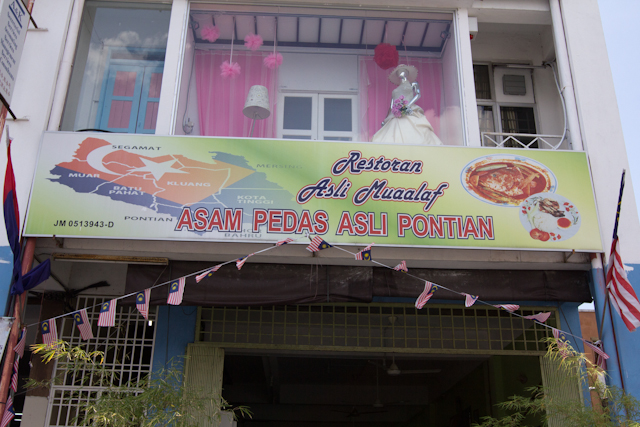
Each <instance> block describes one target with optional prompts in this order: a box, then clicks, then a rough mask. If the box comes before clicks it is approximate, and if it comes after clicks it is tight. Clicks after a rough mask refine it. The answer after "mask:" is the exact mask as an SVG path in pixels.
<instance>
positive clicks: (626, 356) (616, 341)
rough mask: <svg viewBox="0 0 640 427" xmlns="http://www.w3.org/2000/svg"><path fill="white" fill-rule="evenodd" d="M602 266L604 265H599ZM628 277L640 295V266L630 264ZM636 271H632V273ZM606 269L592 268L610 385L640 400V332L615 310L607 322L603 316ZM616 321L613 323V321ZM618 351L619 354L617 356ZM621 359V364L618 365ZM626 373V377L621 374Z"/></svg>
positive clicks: (610, 313) (597, 316)
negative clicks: (627, 324) (631, 327)
mask: <svg viewBox="0 0 640 427" xmlns="http://www.w3.org/2000/svg"><path fill="white" fill-rule="evenodd" d="M598 267H600V266H598ZM626 267H627V268H628V270H627V276H628V278H629V281H630V282H631V285H633V287H634V288H635V290H636V293H637V294H639V295H640V292H639V289H640V264H626ZM630 269H632V270H630ZM604 277H605V276H604V271H603V269H602V268H594V269H592V279H593V283H592V291H591V293H592V294H593V295H594V303H595V310H596V319H597V321H598V325H600V324H602V325H603V327H602V331H601V332H600V334H601V337H600V339H601V340H602V342H603V343H604V350H605V352H606V353H607V354H608V355H609V356H610V357H609V360H607V373H608V374H609V378H608V382H609V384H611V385H615V386H618V387H622V386H623V385H624V389H625V390H626V391H627V393H629V394H631V395H633V396H635V397H636V398H640V362H638V355H639V354H640V339H639V338H640V330H636V331H635V332H629V330H628V329H627V327H626V326H625V324H624V322H623V321H622V319H621V318H620V316H619V315H618V313H617V312H616V311H615V309H614V311H613V312H611V311H610V307H607V308H606V312H605V313H604V323H602V315H603V311H604V306H605V304H604V295H605V294H604V289H605V284H604V281H605V278H604ZM612 319H613V323H612V321H611V320H612ZM616 348H617V349H618V352H617V353H616ZM618 358H619V360H620V363H619V364H618ZM621 372H622V375H621V374H620V373H621Z"/></svg>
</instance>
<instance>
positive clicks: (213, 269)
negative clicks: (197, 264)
mask: <svg viewBox="0 0 640 427" xmlns="http://www.w3.org/2000/svg"><path fill="white" fill-rule="evenodd" d="M220 267H222V264H218V265H216V266H215V267H213V268H210V269H209V270H207V271H205V272H204V273H201V274H198V275H197V276H196V283H200V281H201V280H202V279H204V278H205V277H207V276H213V273H215V272H216V271H218V270H220Z"/></svg>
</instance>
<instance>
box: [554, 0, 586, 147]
mask: <svg viewBox="0 0 640 427" xmlns="http://www.w3.org/2000/svg"><path fill="white" fill-rule="evenodd" d="M549 6H550V9H551V21H552V23H553V42H554V45H555V49H556V63H557V64H558V74H559V77H560V85H561V86H562V94H563V96H564V99H565V102H566V108H567V121H568V122H569V141H570V142H571V148H573V149H574V150H576V151H583V150H584V145H583V141H582V132H581V131H580V119H579V117H578V106H577V104H576V96H575V92H574V89H573V78H572V77H571V65H570V64H569V51H568V50H567V41H566V38H565V35H564V24H563V21H562V11H561V10H560V0H549Z"/></svg>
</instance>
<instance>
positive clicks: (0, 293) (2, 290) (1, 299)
mask: <svg viewBox="0 0 640 427" xmlns="http://www.w3.org/2000/svg"><path fill="white" fill-rule="evenodd" d="M12 263H13V252H11V248H10V247H9V246H0V310H2V312H1V313H0V316H4V314H5V313H6V310H7V304H8V303H9V289H10V287H11V271H12V267H13V264H12Z"/></svg>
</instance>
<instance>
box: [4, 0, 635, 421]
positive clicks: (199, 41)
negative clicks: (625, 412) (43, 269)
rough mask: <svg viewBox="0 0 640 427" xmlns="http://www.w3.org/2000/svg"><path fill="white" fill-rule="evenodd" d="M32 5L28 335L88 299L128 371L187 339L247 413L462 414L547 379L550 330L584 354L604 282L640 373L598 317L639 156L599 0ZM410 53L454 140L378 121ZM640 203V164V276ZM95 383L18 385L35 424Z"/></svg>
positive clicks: (22, 138) (429, 115)
mask: <svg viewBox="0 0 640 427" xmlns="http://www.w3.org/2000/svg"><path fill="white" fill-rule="evenodd" d="M33 18H34V20H35V22H36V23H37V25H38V29H31V30H29V31H28V34H27V39H26V45H25V49H24V53H23V56H22V60H21V63H20V68H19V75H18V79H17V84H16V87H15V92H14V96H13V100H12V105H11V108H12V110H13V111H14V112H15V113H16V116H17V120H8V121H7V123H8V129H9V132H10V134H11V137H12V138H13V139H14V143H13V164H14V169H15V170H16V181H17V187H18V189H19V192H18V199H19V205H20V207H21V215H22V218H21V219H22V221H21V224H25V225H24V229H23V235H24V236H25V237H27V238H30V239H35V241H36V250H35V256H34V261H35V262H41V261H43V260H44V259H46V258H50V259H51V260H52V278H50V279H49V280H48V281H47V282H46V283H44V284H42V285H40V286H39V287H37V288H35V289H33V291H31V293H30V294H29V299H28V305H27V308H26V316H25V317H26V321H25V323H27V324H30V325H31V324H33V325H35V326H31V327H30V328H29V329H28V333H29V335H28V336H29V341H30V342H31V343H33V342H36V341H37V340H39V339H40V338H39V337H40V331H39V328H38V326H37V324H38V322H40V321H43V320H47V319H50V318H52V317H55V316H60V315H63V314H65V313H71V312H73V311H74V310H78V309H82V308H87V309H88V314H89V319H90V321H91V322H92V324H93V331H94V335H95V337H96V338H95V339H93V340H89V341H88V346H89V347H90V348H91V349H104V350H106V351H107V363H108V364H109V366H110V369H112V370H113V371H114V372H117V373H118V375H117V376H114V378H118V381H126V380H128V379H134V378H138V377H140V376H143V375H145V374H146V373H149V372H151V371H153V370H156V369H160V368H162V367H163V366H166V365H167V364H168V363H170V362H171V360H175V359H176V358H179V357H181V356H184V355H187V356H188V359H187V361H186V369H185V381H187V382H191V383H193V384H196V383H197V384H203V383H204V384H205V387H210V388H212V389H219V388H222V390H223V396H224V397H225V398H226V399H227V400H228V401H229V402H231V403H232V404H235V405H247V406H249V407H250V408H251V409H252V410H253V412H254V414H255V415H254V418H253V419H251V420H239V421H238V423H240V424H245V423H246V424H251V425H253V426H254V427H261V426H262V425H264V426H266V425H274V424H275V423H278V424H283V425H287V424H289V425H293V424H296V425H300V424H302V425H307V424H311V423H315V424H316V425H317V423H322V424H329V423H331V424H345V425H346V424H354V423H367V424H376V425H380V427H383V425H384V426H387V425H390V424H397V425H425V426H441V425H456V426H463V425H464V426H466V425H470V423H471V422H474V421H478V420H479V418H480V417H482V416H486V415H499V412H498V410H497V409H496V408H495V406H494V405H495V404H496V403H498V402H501V401H503V400H505V399H506V398H507V397H509V396H511V395H513V394H515V393H522V392H523V390H524V389H525V388H527V387H531V386H536V385H540V384H545V385H548V384H550V380H551V379H550V377H549V376H550V375H552V374H550V372H551V371H550V368H549V367H548V366H547V365H545V362H544V360H543V359H542V355H544V353H545V351H546V347H545V344H544V342H542V341H541V340H542V339H544V338H546V337H549V336H552V329H551V328H549V327H547V326H550V327H553V328H557V329H559V330H562V331H565V332H566V333H567V336H568V337H570V340H571V342H572V344H573V345H574V346H575V347H576V348H577V349H579V350H583V344H582V341H580V340H579V339H574V338H571V335H572V334H573V335H575V336H578V337H579V336H580V335H581V333H580V323H579V316H578V306H579V305H580V304H582V303H585V302H591V301H592V299H593V301H594V302H595V310H596V317H597V319H598V323H599V324H602V325H604V327H603V330H602V331H600V333H601V335H602V339H603V341H604V347H605V351H606V352H607V353H608V354H609V355H611V356H612V357H611V358H610V359H609V360H608V373H609V375H610V382H611V383H612V384H614V385H619V386H623V387H624V388H625V389H626V390H627V391H628V392H630V393H632V394H634V395H636V396H640V383H638V381H637V380H636V379H635V378H637V377H638V375H636V374H637V373H638V372H637V371H638V369H639V368H638V367H637V364H635V363H634V357H633V356H634V354H635V353H636V352H637V350H638V347H639V344H638V340H637V339H634V336H633V335H632V333H630V332H628V331H627V329H626V328H625V326H624V324H623V323H622V321H621V320H620V318H619V317H618V316H617V315H616V314H615V313H613V317H612V318H611V317H610V316H609V309H608V310H607V312H606V313H605V315H604V321H601V316H602V315H603V308H604V305H605V304H604V302H605V297H604V271H603V267H602V266H603V262H605V261H606V259H607V258H608V255H607V252H608V248H609V246H610V245H611V240H612V238H611V233H612V230H613V225H614V220H615V209H616V204H617V197H618V188H619V182H620V175H621V172H622V170H623V169H628V161H627V157H626V152H625V147H624V139H623V136H622V130H621V125H620V118H619V114H618V110H617V104H616V99H615V94H614V90H613V82H612V78H611V72H610V69H609V64H608V59H607V53H606V48H605V43H604V36H603V33H602V27H601V23H600V17H599V12H598V7H597V2H596V0H588V1H585V0H580V1H578V0H520V1H510V0H495V1H488V0H485V1H473V0H457V1H445V0H424V1H411V0H405V1H400V2H395V3H393V4H383V3H380V2H377V1H367V2H353V1H347V2H333V3H331V2H320V1H312V0H296V1H282V2H265V1H244V2H240V1H225V2H215V1H204V0H203V1H187V0H174V1H160V2H151V1H136V2H134V1H120V2H115V1H104V0H103V1H90V0H56V1H53V0H37V1H36V2H35V5H34V9H33ZM252 35H253V36H260V37H259V38H258V37H251V36H252ZM247 36H249V37H248V38H247ZM258 39H259V41H258ZM245 41H246V42H245ZM252 43H253V44H254V45H253V46H251V45H252ZM384 43H386V44H388V45H390V46H393V49H394V50H395V51H396V52H397V55H398V57H399V58H398V59H397V60H396V61H397V62H395V61H393V58H391V59H390V60H389V58H388V57H387V56H386V55H384V54H381V53H380V52H378V53H376V47H378V46H379V45H381V44H384ZM247 45H248V46H247ZM251 47H254V48H255V50H252V49H251ZM391 56H393V55H391ZM386 61H390V62H392V63H394V65H393V66H391V67H387V65H389V64H386ZM398 62H399V63H401V64H408V65H411V66H413V67H414V69H415V70H416V71H417V77H415V78H413V77H412V78H410V80H415V81H416V82H417V83H418V84H419V90H420V99H419V100H418V101H417V102H416V104H417V105H419V106H420V108H421V110H422V111H423V112H424V118H421V119H420V120H421V122H420V123H419V125H420V126H423V127H424V122H425V121H427V120H428V122H429V124H430V128H429V130H428V132H430V134H435V135H436V136H437V139H439V140H440V141H441V142H442V146H425V145H424V144H421V143H420V141H416V140H415V139H410V138H409V139H406V140H403V136H402V134H403V131H404V129H405V128H404V125H403V124H402V123H405V122H401V121H402V120H409V119H408V118H407V117H393V118H391V117H390V120H391V122H392V123H390V125H396V124H397V129H396V136H395V140H394V142H395V143H391V142H386V143H385V142H383V143H377V142H376V143H372V142H370V141H372V140H375V137H374V135H376V133H377V131H378V129H379V128H380V125H381V122H382V121H383V120H384V119H385V117H387V111H388V110H389V105H390V103H391V98H392V90H393V89H394V88H395V84H394V83H393V82H392V81H390V80H389V78H388V77H389V75H390V73H391V72H392V70H393V68H394V67H395V64H397V63H398ZM380 64H382V65H383V66H381V65H380ZM385 67H386V69H385ZM414 90H415V89H414ZM265 93H266V97H265ZM413 93H415V92H413ZM256 94H257V95H256ZM267 113H268V114H267ZM410 115H411V114H410ZM422 120H424V121H422ZM398 123H400V124H398ZM143 134H144V135H143ZM400 142H402V144H400ZM639 225H640V224H639V222H638V215H637V210H636V203H635V199H634V196H633V191H632V183H631V182H630V180H629V179H628V180H627V186H626V192H625V196H624V199H623V203H622V215H621V218H620V228H619V235H620V240H621V243H622V247H623V253H622V254H623V257H624V260H625V262H626V265H627V270H628V275H629V278H630V281H631V283H632V284H633V285H634V286H635V285H636V284H637V283H639V281H640V277H638V276H637V273H636V272H635V270H634V268H635V266H636V264H640V258H638V253H640V252H639V251H638V237H639V236H640V233H639V229H638V228H639ZM315 236H320V237H321V238H322V240H323V241H324V242H325V243H327V244H328V245H330V246H331V247H328V248H326V249H322V250H318V251H315V252H312V251H310V250H308V245H309V243H310V241H311V240H312V239H313V238H314V237H315ZM285 239H290V240H291V241H288V242H286V244H282V243H283V241H284V240H285ZM371 243H373V244H374V246H373V247H372V248H371V249H370V252H368V251H366V248H367V247H368V245H370V244H371ZM358 253H360V254H361V256H362V259H358V257H357V256H356V254H358ZM367 254H368V255H367ZM7 259H9V257H7ZM372 260H373V261H372ZM403 262H404V263H405V264H406V266H407V268H408V272H402V271H398V270H396V269H394V267H396V266H398V265H401V264H402V263H403ZM218 266H220V267H219V268H218ZM201 275H202V277H200V276H201ZM180 278H185V281H184V282H183V283H180V282H179V281H178V282H177V286H184V296H183V297H182V296H181V297H180V298H179V299H180V300H181V302H180V303H179V304H175V305H173V304H168V301H171V296H170V295H169V293H170V285H171V289H172V288H173V285H172V283H173V281H174V280H179V279H180ZM429 282H432V283H434V284H436V285H437V286H438V288H437V289H435V291H434V289H432V291H434V292H433V293H432V297H431V299H430V300H429V301H428V302H427V304H426V305H425V306H424V308H422V309H417V308H416V307H415V306H414V302H415V300H416V298H417V297H418V296H419V295H420V294H421V293H422V292H423V291H424V290H425V284H426V283H429ZM427 286H428V284H427ZM5 288H6V292H5V293H8V288H9V283H8V282H7V283H5ZM145 289H151V292H150V294H148V295H147V296H146V297H147V298H148V299H149V300H150V301H151V307H150V310H149V318H148V319H145V318H143V317H142V316H141V315H140V313H139V312H138V310H137V308H136V305H135V300H134V297H135V296H136V294H137V293H138V292H141V291H144V290H145ZM465 294H469V295H472V296H477V297H479V299H478V301H476V303H475V304H473V305H470V306H468V307H467V306H465ZM168 298H169V299H168ZM113 299H117V310H116V326H114V327H98V326H97V325H95V323H96V321H97V319H98V314H99V311H100V307H101V305H102V304H103V303H104V302H106V301H109V300H113ZM504 304H517V305H518V306H519V309H518V310H517V311H516V312H515V313H516V315H512V314H511V313H510V311H507V310H504V309H501V308H499V307H496V306H498V305H504ZM541 312H542V313H550V317H549V318H548V320H546V322H545V324H541V323H537V322H534V321H533V320H531V319H526V318H525V317H523V316H533V315H537V314H538V313H541ZM545 325H547V326H545ZM57 327H58V331H59V335H60V337H61V338H62V339H65V340H70V341H71V342H73V343H75V344H81V343H83V341H82V340H81V339H80V335H79V333H78V330H77V329H76V328H75V327H74V326H73V323H72V319H71V318H70V317H61V318H59V319H57ZM614 332H615V334H616V335H615V337H616V339H614ZM25 359H27V358H25ZM33 362H34V368H32V369H31V370H30V372H29V368H28V366H24V367H23V368H24V370H25V374H26V375H31V376H34V377H40V378H46V377H48V376H50V375H52V374H54V373H55V372H58V373H59V372H62V371H64V369H65V367H64V366H63V365H58V366H41V365H39V364H38V363H37V361H35V360H34V361H33ZM24 363H26V362H23V364H24ZM100 390H101V388H100V387H99V386H98V385H95V386H93V385H89V386H83V387H82V388H80V389H79V388H78V387H77V385H76V383H75V382H74V380H73V379H69V380H68V381H67V382H66V383H65V384H60V385H56V386H54V387H52V389H51V390H39V391H34V392H30V393H28V394H27V396H26V398H25V399H24V402H22V401H19V402H18V401H16V402H17V406H19V405H23V408H24V409H23V411H22V413H23V416H22V423H23V424H24V425H26V426H29V427H31V426H69V425H74V423H73V418H74V414H75V408H76V407H77V402H76V400H82V399H90V398H92V396H95V395H96V394H98V393H100ZM77 393H80V394H77ZM69 396H74V399H75V400H74V399H69V398H68V397H69ZM14 422H15V421H14Z"/></svg>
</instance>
